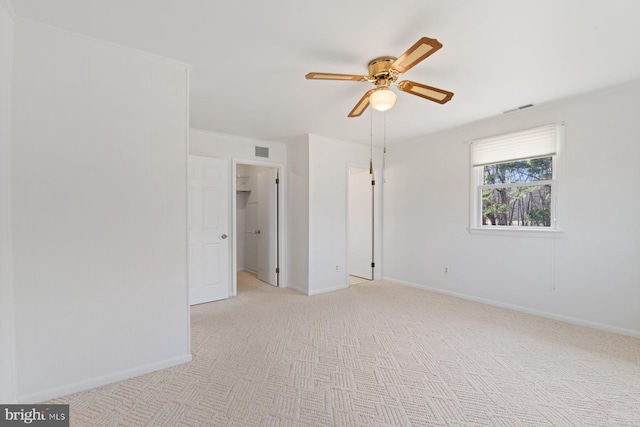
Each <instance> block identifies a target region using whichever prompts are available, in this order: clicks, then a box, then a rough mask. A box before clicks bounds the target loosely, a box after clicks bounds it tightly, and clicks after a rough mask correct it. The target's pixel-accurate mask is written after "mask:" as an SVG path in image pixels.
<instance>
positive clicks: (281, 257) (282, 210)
mask: <svg viewBox="0 0 640 427" xmlns="http://www.w3.org/2000/svg"><path fill="white" fill-rule="evenodd" d="M238 165H247V166H262V167H267V168H274V169H276V170H277V171H278V179H279V187H278V190H279V195H278V206H277V208H278V216H279V218H278V240H279V244H278V254H277V256H278V264H279V268H280V271H279V273H278V274H279V275H278V286H279V287H282V288H284V287H286V283H287V278H286V274H287V268H286V256H285V255H286V245H285V242H286V240H285V238H286V223H287V221H286V212H287V211H286V204H285V200H286V197H287V184H286V182H287V180H286V179H284V177H285V176H286V175H285V173H286V167H285V165H284V164H283V163H280V162H270V161H268V160H266V161H263V160H255V159H242V158H236V157H233V158H232V159H231V178H232V179H231V224H232V225H231V230H232V236H233V238H232V239H231V260H232V261H231V289H229V295H230V296H232V297H235V296H236V295H238V272H237V269H238V232H237V222H238V221H237V217H236V215H237V212H236V210H237V203H238V201H237V193H236V175H237V166H238Z"/></svg>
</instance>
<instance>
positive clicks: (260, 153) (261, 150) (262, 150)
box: [256, 146, 269, 158]
mask: <svg viewBox="0 0 640 427" xmlns="http://www.w3.org/2000/svg"><path fill="white" fill-rule="evenodd" d="M256 157H266V158H269V148H268V147H258V146H256Z"/></svg>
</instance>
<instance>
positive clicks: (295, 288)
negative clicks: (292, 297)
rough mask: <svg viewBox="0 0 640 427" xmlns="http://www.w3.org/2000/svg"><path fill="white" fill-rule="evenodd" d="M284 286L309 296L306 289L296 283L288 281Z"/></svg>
mask: <svg viewBox="0 0 640 427" xmlns="http://www.w3.org/2000/svg"><path fill="white" fill-rule="evenodd" d="M284 287H286V288H287V289H291V290H293V291H296V292H299V293H301V294H302V295H307V296H308V295H309V294H308V293H307V291H306V290H304V289H302V288H299V287H297V286H295V285H292V284H291V283H287V286H284Z"/></svg>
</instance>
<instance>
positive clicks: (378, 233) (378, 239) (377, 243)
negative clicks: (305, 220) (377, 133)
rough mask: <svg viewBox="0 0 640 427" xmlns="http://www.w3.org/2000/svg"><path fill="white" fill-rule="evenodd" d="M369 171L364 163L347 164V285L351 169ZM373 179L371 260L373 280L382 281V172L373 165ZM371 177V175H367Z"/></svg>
mask: <svg viewBox="0 0 640 427" xmlns="http://www.w3.org/2000/svg"><path fill="white" fill-rule="evenodd" d="M353 168H355V169H365V170H368V169H369V165H367V164H364V163H352V162H349V163H347V171H346V174H347V183H346V189H345V191H346V194H347V197H346V200H345V202H346V208H345V209H346V212H345V214H346V238H347V251H346V252H347V253H346V255H347V259H346V264H345V265H346V266H347V268H346V270H347V272H346V276H347V277H346V281H347V285H348V284H349V244H350V242H349V197H350V196H349V192H350V191H349V180H350V179H351V173H350V172H351V169H353ZM373 172H374V177H375V180H376V185H375V186H374V192H373V206H374V207H373V215H374V217H373V229H374V233H373V255H374V256H373V259H374V261H373V262H374V263H375V268H374V269H373V280H382V246H383V245H382V222H383V221H382V197H383V192H384V190H383V188H382V186H383V180H384V178H383V172H382V170H381V168H380V167H377V166H376V165H375V164H374V165H373ZM369 176H371V175H369Z"/></svg>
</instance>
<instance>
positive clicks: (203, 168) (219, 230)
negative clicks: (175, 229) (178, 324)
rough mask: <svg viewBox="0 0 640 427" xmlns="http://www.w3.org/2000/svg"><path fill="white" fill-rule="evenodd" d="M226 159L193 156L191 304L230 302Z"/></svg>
mask: <svg viewBox="0 0 640 427" xmlns="http://www.w3.org/2000/svg"><path fill="white" fill-rule="evenodd" d="M228 179H229V178H228V165H227V161H226V160H224V159H213V158H210V157H201V156H189V212H188V223H187V224H188V228H189V254H188V255H189V304H191V305H193V304H201V303H204V302H210V301H217V300H220V299H225V298H229V242H230V239H228V238H227V237H228V236H227V234H228V233H229V229H228V224H229V190H228Z"/></svg>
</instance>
